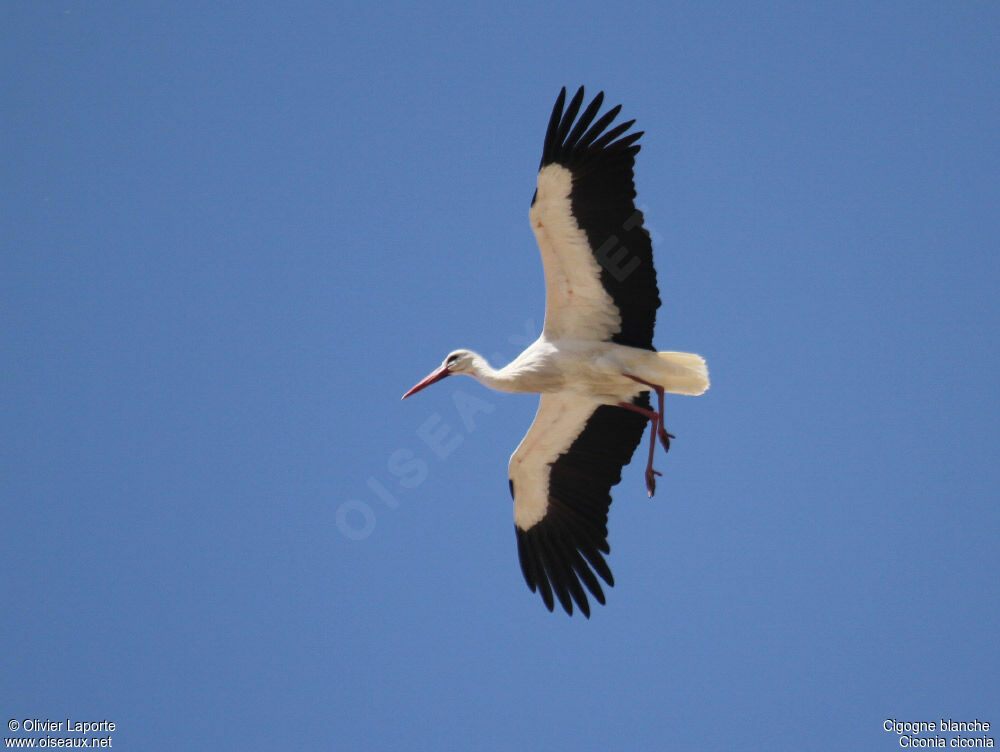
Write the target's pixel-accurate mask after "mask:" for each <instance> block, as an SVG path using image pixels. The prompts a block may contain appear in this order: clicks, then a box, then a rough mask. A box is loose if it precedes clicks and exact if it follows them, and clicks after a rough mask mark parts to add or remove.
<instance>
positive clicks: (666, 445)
mask: <svg viewBox="0 0 1000 752" xmlns="http://www.w3.org/2000/svg"><path fill="white" fill-rule="evenodd" d="M659 436H660V443H661V444H663V451H664V452H669V451H670V440H671V439H676V438H677V437H676V436H674V435H673V434H672V433H667V429H665V428H664V427H663V425H662V424H661V425H660V430H659Z"/></svg>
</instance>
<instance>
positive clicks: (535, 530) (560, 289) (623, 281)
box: [403, 87, 708, 617]
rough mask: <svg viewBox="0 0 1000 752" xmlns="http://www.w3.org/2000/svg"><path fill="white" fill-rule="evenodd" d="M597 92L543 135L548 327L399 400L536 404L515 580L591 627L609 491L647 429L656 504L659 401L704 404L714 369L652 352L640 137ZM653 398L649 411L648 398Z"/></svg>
mask: <svg viewBox="0 0 1000 752" xmlns="http://www.w3.org/2000/svg"><path fill="white" fill-rule="evenodd" d="M603 101H604V93H603V92H602V93H600V94H598V95H597V96H596V97H595V98H594V100H593V101H592V102H591V103H590V104H589V105H588V106H587V108H586V109H585V110H584V111H583V113H582V114H580V116H579V118H577V114H578V113H579V112H580V105H581V104H582V103H583V87H581V88H580V89H579V91H577V92H576V95H575V96H574V97H573V99H572V100H571V101H570V103H569V106H568V107H566V109H565V111H563V106H564V105H565V103H566V89H565V88H564V89H563V90H562V91H561V92H560V93H559V97H558V98H557V99H556V104H555V107H554V108H553V109H552V117H551V118H550V119H549V127H548V130H547V131H546V133H545V145H544V148H543V150H542V162H541V166H540V169H539V172H538V188H537V190H536V192H535V196H534V198H533V200H532V203H531V212H530V215H529V216H530V219H531V229H532V230H534V233H535V238H536V239H537V240H538V246H539V248H540V249H541V253H542V263H543V265H544V267H545V297H546V301H545V324H544V327H543V329H542V334H541V336H540V337H539V338H538V340H537V341H536V342H534V343H533V344H532V345H530V346H529V347H528V348H527V349H526V350H525V351H524V352H522V353H521V354H520V355H519V356H517V358H515V359H514V361H513V362H511V363H510V364H509V365H507V366H505V367H504V368H501V369H500V370H496V369H494V368H492V367H491V366H490V364H489V363H487V362H486V359H485V358H483V357H482V356H481V355H479V354H477V353H474V352H471V351H469V350H456V351H454V352H452V353H450V354H449V355H448V357H447V358H445V360H444V362H443V363H442V364H441V366H440V367H439V368H437V369H436V370H435V371H433V372H432V373H431V374H429V375H428V376H427V377H426V378H425V379H423V381H421V382H420V383H419V384H417V385H416V386H414V387H413V388H412V389H410V391H408V392H407V393H406V394H404V395H403V399H406V398H407V397H409V396H410V395H411V394H415V393H416V392H418V391H420V390H421V389H423V388H424V387H427V386H430V385H431V384H433V383H434V382H436V381H440V380H441V379H443V378H444V377H445V376H450V375H451V374H455V373H464V374H468V375H470V376H474V377H475V378H476V379H478V380H479V381H480V382H481V383H482V384H484V385H485V386H488V387H490V388H491V389H497V390H500V391H502V392H534V393H539V394H541V398H540V400H539V403H538V412H537V413H536V414H535V420H534V422H533V423H532V424H531V428H530V429H529V430H528V433H527V435H526V436H525V437H524V439H523V440H522V441H521V444H520V445H519V446H518V447H517V449H516V450H515V451H514V454H513V455H512V456H511V458H510V465H509V475H510V492H511V495H512V496H513V497H514V525H515V531H516V533H517V550H518V556H519V558H520V561H521V571H522V572H523V573H524V579H525V581H526V582H527V583H528V587H529V588H531V590H532V592H534V591H535V590H539V591H540V592H541V596H542V600H543V601H544V602H545V605H546V606H547V607H548V609H549V611H551V610H552V609H553V604H554V601H553V593H555V596H556V597H557V598H558V599H559V602H560V603H561V604H562V606H563V608H564V609H565V610H566V612H567V613H568V614H572V613H573V602H574V601H575V602H576V605H577V606H578V607H579V609H580V611H582V612H583V613H584V614H585V615H586V616H587V617H589V616H590V604H589V602H588V601H587V595H586V593H585V592H584V589H583V587H582V586H581V585H584V586H586V588H587V590H589V591H590V592H591V594H592V595H593V596H594V598H596V599H597V601H598V602H600V603H601V604H603V603H604V602H605V600H604V592H603V591H602V589H601V584H600V582H599V581H598V579H597V577H596V576H595V574H596V575H599V576H600V577H601V579H603V580H604V581H605V582H606V583H607V584H608V585H614V579H613V577H612V575H611V570H610V569H608V565H607V563H606V562H605V560H604V557H603V556H602V555H601V554H602V553H604V554H608V553H610V550H611V549H610V548H609V547H608V542H607V536H608V528H607V522H608V508H609V506H610V505H611V495H610V491H611V487H612V486H614V485H615V484H616V483H618V482H619V481H620V480H621V469H622V466H623V465H625V464H627V463H628V462H629V461H630V460H631V458H632V453H633V452H634V451H635V449H636V447H637V446H638V444H639V441H640V439H641V438H642V434H643V431H644V430H645V428H646V422H647V421H652V424H653V425H652V429H651V431H650V437H649V460H648V462H647V464H646V488H647V490H648V492H649V496H650V497H652V495H653V492H654V490H655V487H656V485H655V477H654V476H656V475H660V473H659V472H657V471H656V470H654V469H653V451H654V449H655V447H656V438H657V436H658V437H659V438H660V441H661V442H662V444H663V447H664V449H665V450H668V449H669V448H670V439H671V438H673V437H672V436H671V435H670V434H668V433H667V431H666V428H665V426H664V415H663V393H664V392H671V393H673V394H690V395H697V394H702V393H703V392H704V391H705V390H706V389H708V370H707V368H706V366H705V361H704V359H702V358H701V357H700V356H698V355H693V354H690V353H680V352H656V351H655V350H654V348H653V325H654V323H655V320H656V309H657V308H658V307H659V306H660V298H659V292H658V290H657V287H656V271H655V270H654V269H653V249H652V245H651V244H650V240H649V233H648V232H647V231H646V230H645V229H644V228H643V226H642V213H641V212H640V211H639V210H637V209H636V208H635V204H634V201H633V200H634V198H635V187H634V185H633V178H632V167H633V164H634V160H635V154H636V152H638V151H639V145H638V143H636V142H637V141H638V140H639V137H640V136H641V135H642V132H641V131H639V132H636V133H631V134H629V135H624V134H625V132H626V131H627V130H628V129H629V128H630V127H631V126H632V125H633V123H634V122H635V121H634V120H630V121H628V122H627V123H621V124H620V125H616V126H615V127H613V128H610V129H608V127H609V126H610V125H611V123H612V121H613V120H614V119H615V117H616V116H617V115H618V112H619V111H620V110H621V105H619V106H617V107H614V108H612V109H611V110H609V111H608V112H606V113H604V115H602V116H601V117H600V118H598V119H597V120H595V119H594V118H595V116H596V115H597V113H598V110H600V108H601V103H602V102H603ZM650 391H654V392H656V394H657V397H658V400H659V403H658V409H657V410H652V409H651V407H650V403H649V392H650Z"/></svg>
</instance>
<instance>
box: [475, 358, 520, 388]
mask: <svg viewBox="0 0 1000 752" xmlns="http://www.w3.org/2000/svg"><path fill="white" fill-rule="evenodd" d="M471 370H472V372H471V373H470V374H469V375H470V376H472V377H474V378H475V379H476V380H477V381H478V382H479V383H480V384H482V385H483V386H485V387H489V388H490V389H496V390H497V391H500V392H513V391H517V390H516V387H515V385H514V379H513V378H512V376H511V375H509V374H505V373H504V372H503V369H500V370H499V371H498V370H497V369H495V368H494V367H493V366H491V365H490V364H489V361H487V360H486V358H484V357H483V356H482V355H480V354H479V353H472V369H471Z"/></svg>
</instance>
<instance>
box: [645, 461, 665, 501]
mask: <svg viewBox="0 0 1000 752" xmlns="http://www.w3.org/2000/svg"><path fill="white" fill-rule="evenodd" d="M657 475H663V473H661V472H660V471H659V470H654V469H653V468H652V467H647V468H646V491H648V492H649V498H651V499H652V498H653V494H655V493H656V476H657Z"/></svg>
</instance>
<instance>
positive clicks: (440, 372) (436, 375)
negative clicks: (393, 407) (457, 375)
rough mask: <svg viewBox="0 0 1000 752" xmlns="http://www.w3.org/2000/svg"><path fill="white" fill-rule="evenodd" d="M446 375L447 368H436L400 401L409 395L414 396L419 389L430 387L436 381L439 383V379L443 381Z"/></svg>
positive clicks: (447, 373)
mask: <svg viewBox="0 0 1000 752" xmlns="http://www.w3.org/2000/svg"><path fill="white" fill-rule="evenodd" d="M447 375H449V371H448V366H441V367H440V368H438V369H436V370H434V371H432V372H431V373H429V374H428V375H427V376H426V377H425V378H424V380H423V381H421V382H420V383H419V384H417V385H416V386H415V387H413V388H412V389H411V390H410V391H408V392H407V393H406V394H404V395H403V396H402V397H401V398H400V399H406V398H407V397H409V396H410V395H411V394H416V393H417V392H419V391H420V390H421V389H424V388H425V387H428V386H430V385H431V384H433V383H434V382H436V381H440V380H441V379H443V378H444V377H445V376H447Z"/></svg>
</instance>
